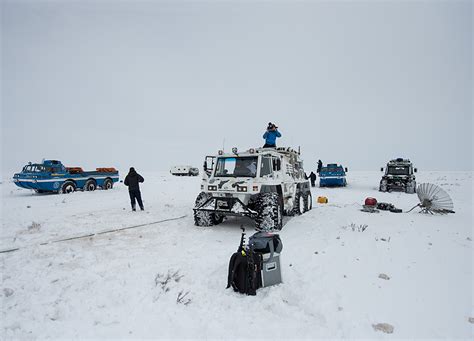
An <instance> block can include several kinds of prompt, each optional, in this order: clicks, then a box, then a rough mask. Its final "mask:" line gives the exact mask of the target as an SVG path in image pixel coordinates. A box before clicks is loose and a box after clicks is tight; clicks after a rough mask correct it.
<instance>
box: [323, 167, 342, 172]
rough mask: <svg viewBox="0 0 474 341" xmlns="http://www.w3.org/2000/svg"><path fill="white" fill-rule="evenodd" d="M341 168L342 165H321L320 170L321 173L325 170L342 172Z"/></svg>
mask: <svg viewBox="0 0 474 341" xmlns="http://www.w3.org/2000/svg"><path fill="white" fill-rule="evenodd" d="M342 171H343V169H342V167H323V168H321V172H322V173H326V172H342Z"/></svg>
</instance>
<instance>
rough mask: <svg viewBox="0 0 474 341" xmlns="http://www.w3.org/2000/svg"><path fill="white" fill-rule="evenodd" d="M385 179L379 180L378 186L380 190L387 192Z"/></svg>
mask: <svg viewBox="0 0 474 341" xmlns="http://www.w3.org/2000/svg"><path fill="white" fill-rule="evenodd" d="M387 187H388V186H387V180H380V187H379V191H380V192H387V189H388V188H387Z"/></svg>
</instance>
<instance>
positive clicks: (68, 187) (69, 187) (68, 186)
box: [61, 181, 76, 194]
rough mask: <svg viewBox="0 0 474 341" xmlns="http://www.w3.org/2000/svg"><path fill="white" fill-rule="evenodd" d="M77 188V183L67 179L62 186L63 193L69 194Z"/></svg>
mask: <svg viewBox="0 0 474 341" xmlns="http://www.w3.org/2000/svg"><path fill="white" fill-rule="evenodd" d="M75 190H76V184H75V183H74V182H72V181H65V182H64V183H63V185H62V186H61V193H64V194H69V193H72V192H74V191H75Z"/></svg>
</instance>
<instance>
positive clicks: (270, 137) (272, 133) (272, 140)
mask: <svg viewBox="0 0 474 341" xmlns="http://www.w3.org/2000/svg"><path fill="white" fill-rule="evenodd" d="M277 137H281V134H280V132H279V131H278V127H277V126H276V125H274V124H273V123H272V122H270V123H268V127H267V131H266V132H265V134H263V138H264V139H265V145H264V146H263V148H276V139H277Z"/></svg>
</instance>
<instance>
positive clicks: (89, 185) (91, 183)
mask: <svg viewBox="0 0 474 341" xmlns="http://www.w3.org/2000/svg"><path fill="white" fill-rule="evenodd" d="M96 189H97V183H96V182H95V180H93V179H89V180H87V181H86V184H85V185H84V191H95V190H96Z"/></svg>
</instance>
